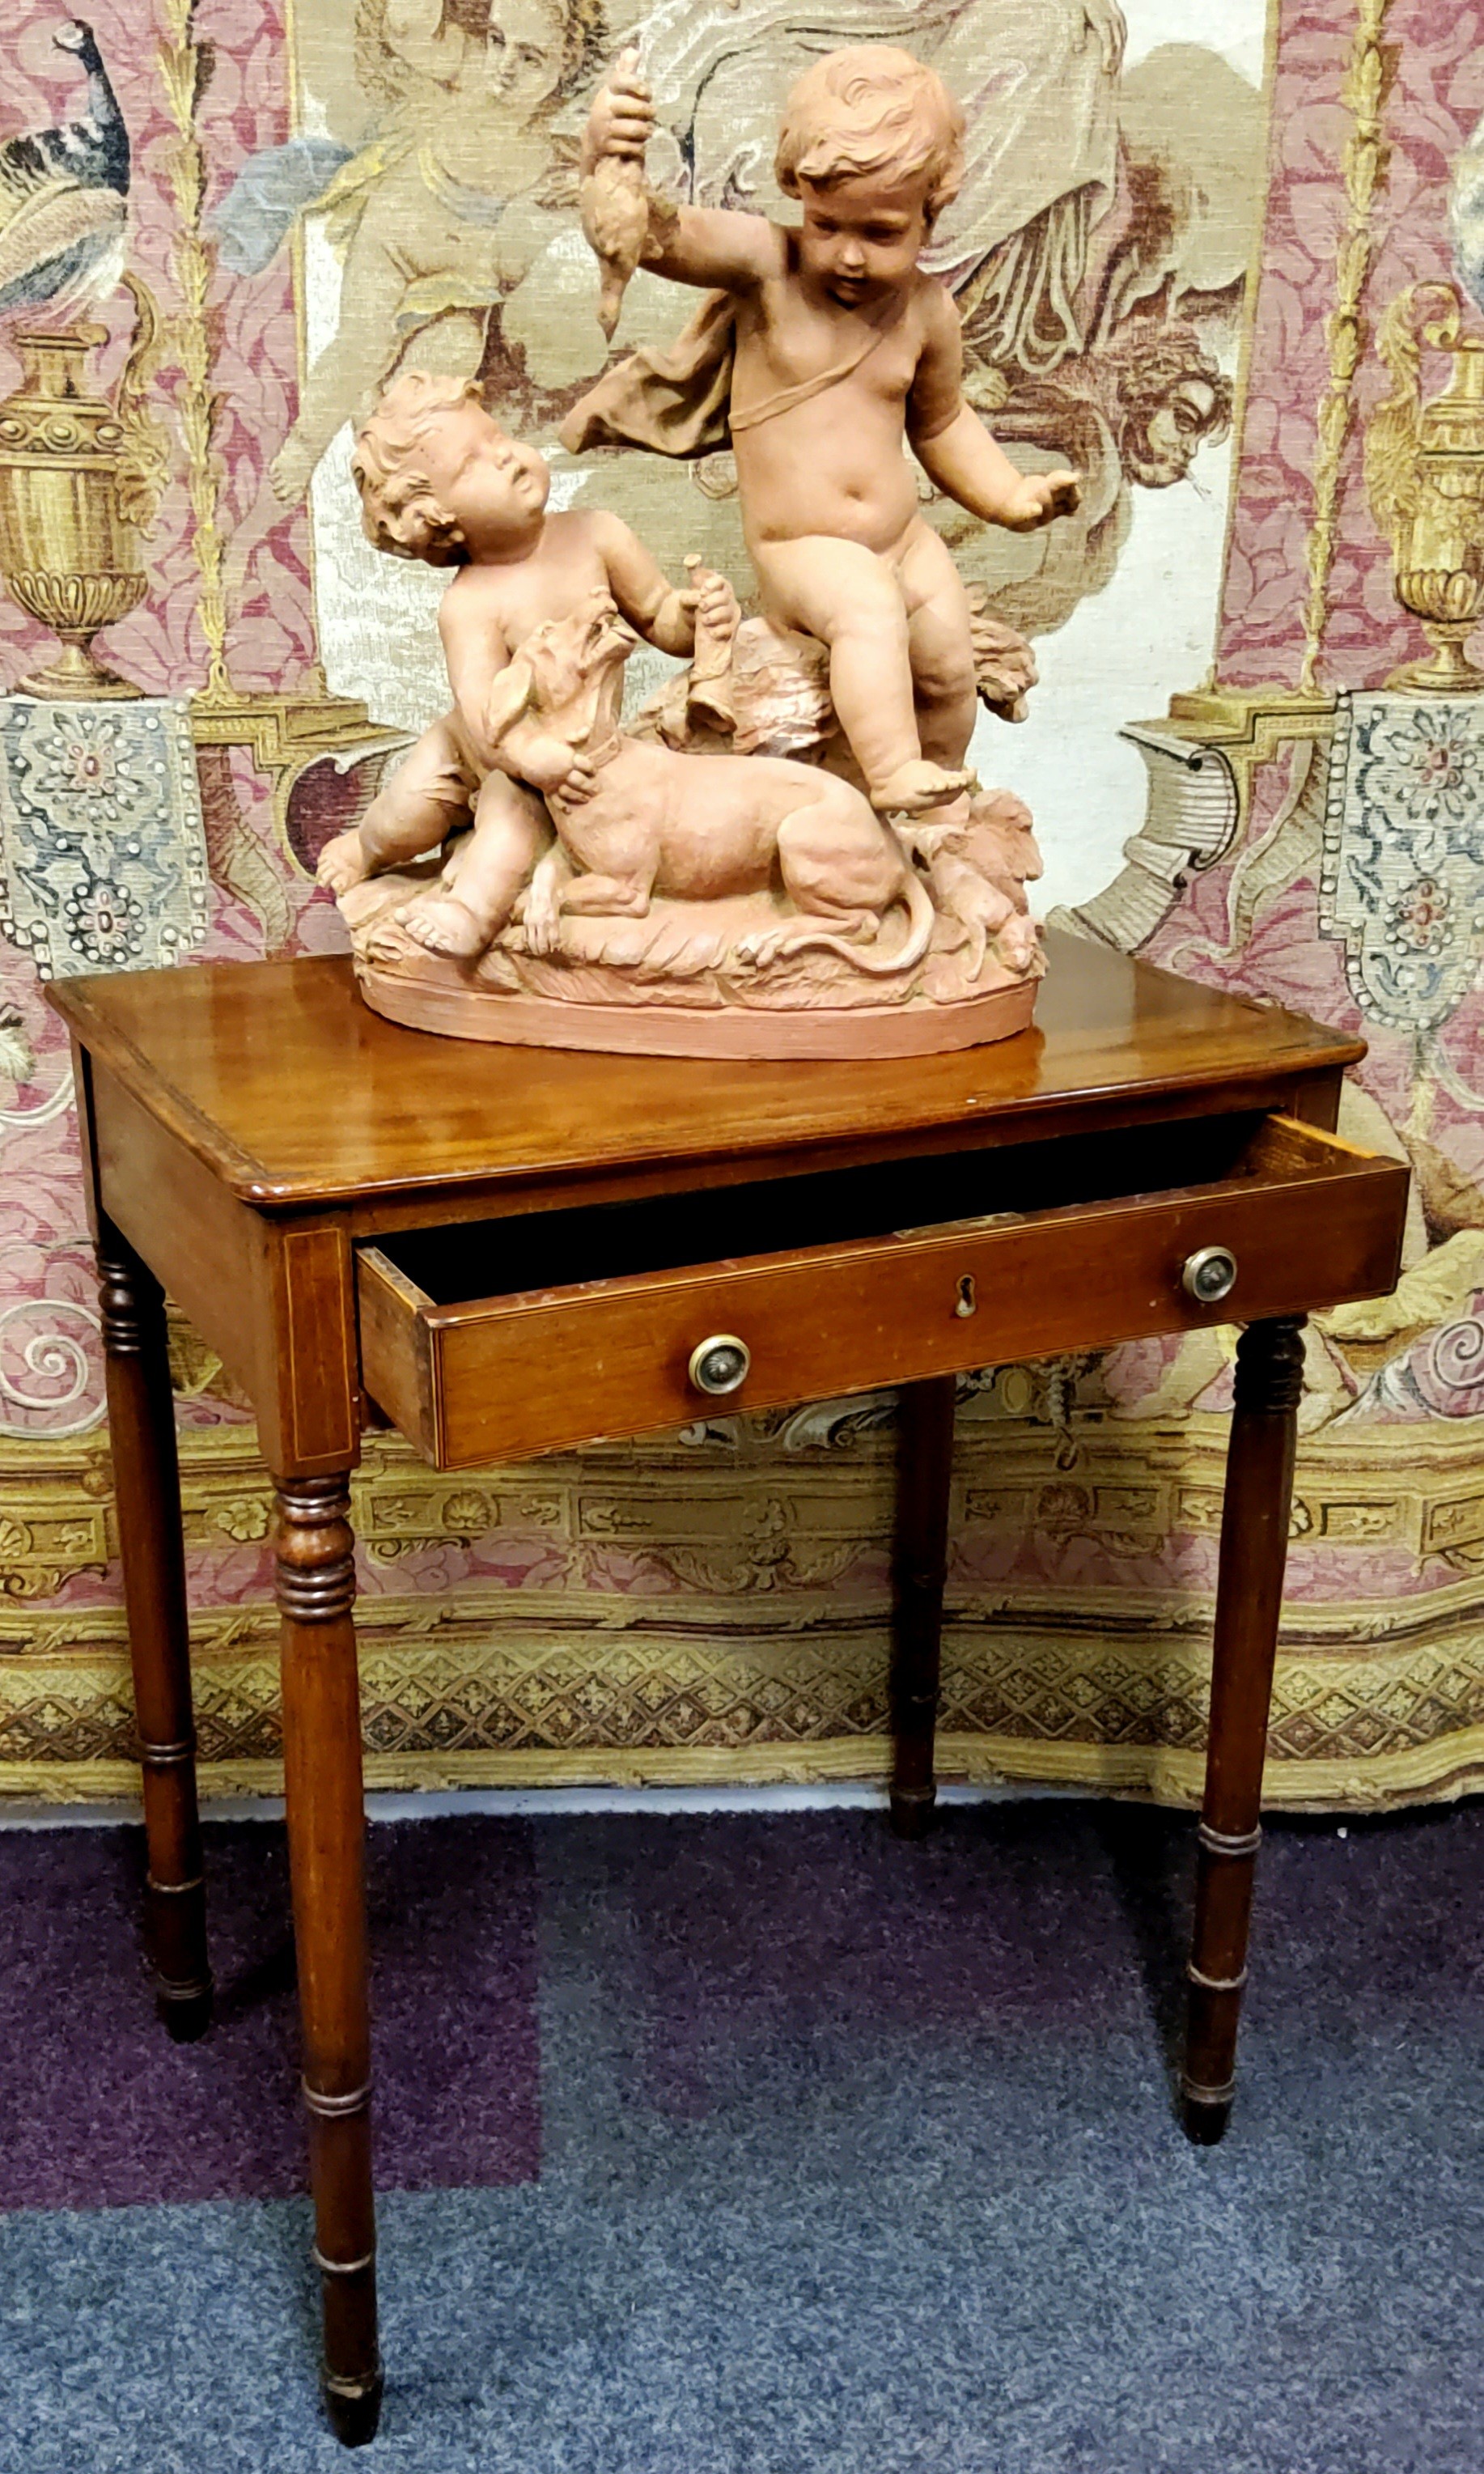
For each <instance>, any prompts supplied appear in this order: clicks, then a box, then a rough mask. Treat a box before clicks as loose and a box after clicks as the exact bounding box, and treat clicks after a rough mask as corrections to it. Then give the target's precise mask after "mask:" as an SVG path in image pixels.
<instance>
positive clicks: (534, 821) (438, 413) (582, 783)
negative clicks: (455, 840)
mask: <svg viewBox="0 0 1484 2474" xmlns="http://www.w3.org/2000/svg"><path fill="white" fill-rule="evenodd" d="M351 469H352V472H353V474H354V477H355V485H356V488H357V489H358V490H359V492H360V497H361V512H362V518H363V521H364V523H365V528H366V531H367V534H368V536H369V537H370V539H371V540H372V541H373V542H374V543H375V544H376V546H377V548H378V549H384V550H389V551H390V552H391V553H392V554H393V555H394V556H395V557H399V558H420V559H426V561H427V562H428V564H429V565H431V566H434V567H456V568H457V569H458V570H459V571H458V573H457V574H456V575H455V577H454V579H453V581H452V583H451V584H450V587H449V590H448V592H447V593H446V594H445V595H444V597H443V601H442V604H441V606H440V609H439V613H438V631H439V634H440V636H441V637H442V639H443V650H444V656H445V659H446V660H447V662H448V667H449V684H450V688H451V690H452V693H453V703H452V707H451V709H450V712H449V713H447V714H446V715H444V716H443V717H442V718H441V719H440V720H438V721H435V722H434V723H433V724H432V727H431V728H430V729H428V730H426V731H425V732H424V734H423V736H422V738H421V739H420V740H418V742H417V744H416V745H415V746H414V747H413V748H412V749H411V750H410V751H409V753H408V754H407V756H406V757H405V758H404V759H403V761H402V763H401V765H400V766H399V768H398V770H397V772H396V773H395V774H394V775H393V777H392V779H391V781H390V783H389V784H388V786H387V788H386V789H385V790H383V791H381V792H379V793H378V795H377V797H376V798H375V799H374V800H373V801H372V804H371V806H370V807H369V808H368V810H367V811H366V813H365V815H364V816H363V817H362V819H361V822H360V824H359V825H358V826H356V827H355V828H353V830H352V831H351V832H349V833H344V834H337V835H336V836H335V837H334V839H333V840H332V841H330V842H328V843H327V844H326V846H325V849H324V851H323V852H322V853H321V855H320V863H319V871H318V872H319V880H320V883H321V884H322V885H328V886H329V887H330V888H331V890H332V891H333V892H335V893H336V894H342V893H346V892H348V891H349V890H350V888H351V887H352V886H353V885H358V884H360V883H362V882H363V881H364V879H365V878H367V877H369V876H377V875H380V874H381V873H382V872H383V871H384V870H387V869H391V868H395V867H397V866H399V865H401V864H404V863H405V862H406V861H409V860H413V859H418V858H421V857H422V856H423V855H424V854H425V853H426V852H428V851H431V850H436V849H437V848H438V846H439V845H440V843H442V842H444V841H446V840H447V839H448V837H449V836H450V834H452V833H454V832H455V831H457V830H458V828H460V827H461V826H463V825H466V824H468V823H469V822H470V820H471V817H472V818H473V823H474V832H473V834H472V835H471V836H470V837H469V839H468V840H467V841H466V842H465V843H464V844H463V845H462V846H461V848H460V849H459V851H458V853H457V856H456V858H455V859H454V861H452V862H451V864H450V869H449V870H448V871H447V873H446V875H445V877H444V880H443V882H442V883H441V884H440V885H437V886H436V887H435V888H434V889H432V890H431V891H429V892H426V893H424V894H422V895H420V896H419V897H418V899H417V900H415V901H413V902H412V903H410V904H409V905H408V906H407V907H406V909H405V910H403V911H402V912H401V925H402V927H403V928H404V929H405V930H406V932H407V934H409V935H410V936H411V937H413V938H414V940H415V941H416V942H417V943H418V944H421V945H426V947H427V948H428V949H429V950H430V951H431V952H433V953H437V954H450V955H453V956H456V957H458V958H462V959H465V960H473V959H474V958H475V957H477V956H478V955H480V954H482V953H483V952H484V951H485V949H486V947H487V946H488V945H489V944H490V943H491V941H492V939H493V938H494V937H495V936H496V935H497V934H499V930H500V929H501V928H503V927H504V925H505V923H506V921H507V920H508V919H509V917H510V914H511V910H512V909H513V907H514V904H515V901H516V897H517V895H518V894H519V893H520V892H521V891H522V890H523V887H524V886H525V885H526V884H527V882H528V881H529V878H530V876H531V873H532V871H533V869H534V868H535V865H536V862H537V861H538V860H539V859H540V858H541V857H542V854H543V853H544V852H545V851H546V849H547V847H548V845H549V843H550V840H551V827H550V822H549V819H548V817H547V811H546V808H545V806H544V804H543V801H542V798H541V797H538V796H537V795H535V794H536V793H538V792H540V793H546V792H547V791H549V792H552V793H553V794H560V796H561V797H562V798H563V799H564V800H566V801H568V802H569V803H572V802H573V801H578V802H580V801H581V800H583V799H585V798H587V797H589V796H590V795H591V793H592V790H593V788H594V784H595V780H596V776H595V773H594V770H593V767H592V765H591V764H589V763H588V761H587V758H586V757H585V756H583V755H581V754H574V753H573V751H572V748H571V747H569V746H568V745H567V744H566V743H565V742H564V741H563V740H558V739H552V738H549V737H547V736H546V735H545V734H544V733H543V732H542V730H541V728H540V726H539V724H537V723H535V722H532V721H527V720H524V719H521V720H517V721H516V722H514V723H511V722H510V721H509V719H508V716H507V717H506V719H505V721H504V722H502V723H501V724H500V725H499V728H498V729H496V728H493V727H492V717H491V696H492V691H493V690H494V687H495V683H496V681H497V679H498V678H499V674H500V672H501V671H502V670H503V669H505V668H506V667H508V665H509V663H510V662H511V660H512V658H513V657H514V655H515V654H516V653H517V652H518V651H519V650H520V648H521V646H522V645H523V643H524V642H525V639H526V638H527V636H529V635H531V634H533V633H534V631H535V630H536V629H537V628H538V627H541V626H543V625H544V624H545V623H546V622H547V620H550V619H561V618H569V617H571V615H572V612H573V611H574V610H575V609H577V608H578V607H579V605H582V604H583V603H584V602H585V601H586V600H587V599H588V598H589V597H590V596H591V595H592V594H594V593H595V592H601V593H602V594H604V595H611V596H612V598H613V600H614V601H615V602H617V604H618V606H619V608H620V611H621V612H622V613H623V616H624V618H627V619H628V620H629V622H630V624H631V625H632V626H633V627H635V628H636V629H637V630H638V632H639V633H640V634H641V635H642V636H644V637H645V639H646V640H647V642H648V643H651V644H654V645H656V646H657V647H658V648H659V650H660V651H661V652H665V653H672V654H677V655H682V656H684V655H688V654H690V653H693V651H694V649H695V636H696V623H697V619H699V621H700V622H701V625H702V626H703V628H707V629H714V630H715V631H716V632H717V633H718V634H720V635H723V636H725V635H730V633H731V631H732V630H733V629H734V628H735V626H736V624H737V601H736V596H735V595H734V594H733V592H732V590H731V587H730V586H729V585H728V584H727V583H726V582H725V581H724V579H723V578H722V577H720V576H718V575H714V574H711V573H709V572H708V573H706V574H705V575H703V576H700V577H698V578H697V580H696V583H695V584H694V585H693V586H691V587H689V588H687V589H685V590H677V589H676V588H675V587H673V586H672V585H671V584H670V583H669V580H668V578H667V577H666V576H665V575H664V573H663V572H662V570H660V568H659V567H657V566H656V564H655V562H654V560H653V559H652V558H651V557H650V555H649V552H648V551H647V550H646V549H645V546H644V544H643V542H641V541H639V540H638V539H637V538H636V536H635V535H634V534H633V533H631V532H630V530H629V528H628V526H627V524H625V523H622V522H621V521H620V519H619V518H618V517H617V516H612V515H607V514H605V513H603V512H601V511H600V510H597V509H586V508H572V509H571V510H568V511H567V512H565V513H563V514H560V515H548V514H547V496H548V494H549V492H550V488H551V474H550V472H549V469H548V468H547V464H546V462H545V460H544V459H543V457H542V456H540V455H539V454H538V453H537V451H536V449H535V448H534V447H527V446H525V445H523V443H522V442H521V441H520V440H518V439H514V438H510V437H507V435H506V434H505V432H504V430H502V429H501V428H500V427H499V424H498V423H497V422H495V421H493V420H492V419H491V417H490V415H489V413H488V412H487V411H486V410H485V408H484V405H483V402H482V401H481V400H480V396H479V389H478V386H477V384H476V383H475V381H474V379H473V378H456V377H441V376H433V375H432V374H430V373H428V372H426V371H422V370H408V371H404V372H403V373H402V375H401V376H400V377H398V378H394V379H393V381H392V384H391V385H390V386H389V387H388V388H387V390H386V393H385V394H384V395H383V396H382V398H381V400H380V402H379V403H378V404H377V408H376V410H375V412H374V413H373V414H372V415H371V418H370V420H369V421H367V423H366V424H365V425H364V427H363V428H362V429H361V431H360V433H359V436H358V437H357V439H356V442H355V455H354V460H353V464H352V468H351Z"/></svg>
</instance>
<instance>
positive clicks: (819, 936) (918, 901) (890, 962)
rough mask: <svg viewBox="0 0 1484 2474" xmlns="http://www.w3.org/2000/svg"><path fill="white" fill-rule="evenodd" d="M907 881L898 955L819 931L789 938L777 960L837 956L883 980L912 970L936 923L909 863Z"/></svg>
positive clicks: (927, 895)
mask: <svg viewBox="0 0 1484 2474" xmlns="http://www.w3.org/2000/svg"><path fill="white" fill-rule="evenodd" d="M904 874H905V878H906V882H905V883H904V884H903V885H902V887H901V890H900V892H899V893H898V895H897V900H898V901H899V902H905V903H906V905H907V935H906V939H905V941H904V942H903V944H902V947H901V949H900V951H899V952H897V953H895V954H880V955H878V954H874V953H873V952H872V951H871V950H870V949H869V948H868V947H867V948H863V947H861V946H860V945H852V944H851V943H850V942H849V940H848V938H846V937H844V936H831V935H828V934H825V933H824V931H822V930H818V931H815V930H808V931H806V932H805V934H803V935H802V936H791V937H790V938H789V939H788V941H787V942H786V943H785V944H782V945H780V946H779V948H778V958H779V959H780V961H781V960H782V959H783V958H784V956H785V955H789V954H839V955H840V956H842V957H843V958H844V960H846V961H847V962H854V964H855V966H856V969H857V970H858V971H869V972H870V973H871V974H872V976H873V977H875V976H880V977H881V978H883V979H885V978H888V977H891V976H894V975H895V974H896V973H897V972H899V971H912V970H915V969H916V966H917V964H918V963H919V962H920V961H921V959H922V958H923V956H924V954H925V953H926V952H927V950H928V946H929V944H930V942H931V941H932V936H933V931H934V928H935V927H936V925H937V910H935V909H934V907H933V896H932V895H931V893H930V892H929V891H928V888H927V886H926V885H924V883H923V881H922V879H921V877H920V876H919V875H918V873H917V871H916V869H915V868H914V867H913V865H912V861H911V860H909V861H907V863H906V867H905V870H904Z"/></svg>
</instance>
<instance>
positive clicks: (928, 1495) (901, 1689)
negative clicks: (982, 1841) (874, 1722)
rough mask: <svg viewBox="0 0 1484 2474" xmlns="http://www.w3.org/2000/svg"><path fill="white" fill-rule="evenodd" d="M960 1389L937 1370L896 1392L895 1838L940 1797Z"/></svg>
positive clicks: (915, 1827) (915, 1828) (929, 1816)
mask: <svg viewBox="0 0 1484 2474" xmlns="http://www.w3.org/2000/svg"><path fill="white" fill-rule="evenodd" d="M957 1392H958V1384H957V1380H956V1378H955V1377H954V1376H953V1375H952V1374H935V1375H932V1376H930V1377H929V1378H928V1379H926V1380H925V1381H923V1382H920V1383H906V1384H904V1385H903V1386H902V1389H901V1392H900V1393H899V1395H898V1405H897V1443H898V1448H897V1481H896V1490H897V1491H896V1560H895V1567H894V1569H895V1583H896V1591H895V1625H894V1632H893V1638H892V1656H891V1737H892V1765H891V1827H892V1829H893V1831H895V1832H896V1835H897V1836H898V1837H899V1838H922V1837H925V1836H926V1834H927V1832H928V1831H929V1830H930V1829H931V1828H932V1826H933V1807H934V1804H935V1802H936V1801H937V1782H936V1780H935V1778H934V1774H933V1735H934V1730H935V1728H936V1727H937V1683H938V1662H939V1651H940V1647H941V1638H942V1628H943V1583H944V1580H945V1578H946V1576H947V1568H948V1492H949V1486H950V1483H951V1480H952V1476H953V1417H954V1402H955V1398H956V1396H957Z"/></svg>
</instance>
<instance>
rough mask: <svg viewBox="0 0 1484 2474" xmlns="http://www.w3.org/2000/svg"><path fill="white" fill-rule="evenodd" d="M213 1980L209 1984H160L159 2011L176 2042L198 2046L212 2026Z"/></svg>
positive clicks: (164, 2024)
mask: <svg viewBox="0 0 1484 2474" xmlns="http://www.w3.org/2000/svg"><path fill="white" fill-rule="evenodd" d="M212 2006H213V1998H212V1989H211V1983H210V1979H209V1978H207V1982H206V1983H205V1984H198V1985H179V1984H169V1985H166V1984H157V1985H156V1987H155V2011H156V2016H157V2017H158V2019H159V2021H160V2024H161V2025H162V2026H163V2027H164V2030H165V2033H166V2035H167V2036H168V2037H169V2039H170V2042H171V2043H172V2045H194V2044H195V2043H196V2041H197V2039H198V2038H199V2037H202V2036H204V2035H205V2034H206V2032H207V2028H208V2027H209V2026H210V2025H211V2011H212Z"/></svg>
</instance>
